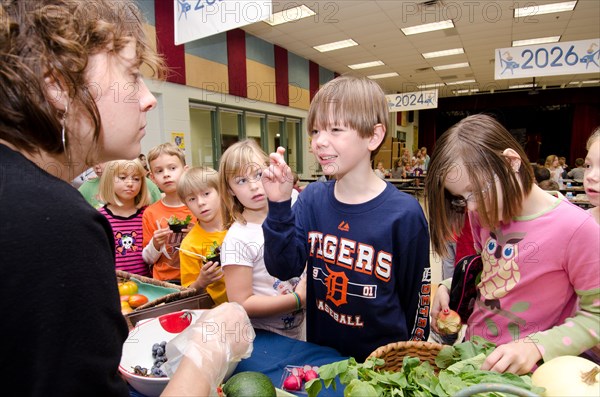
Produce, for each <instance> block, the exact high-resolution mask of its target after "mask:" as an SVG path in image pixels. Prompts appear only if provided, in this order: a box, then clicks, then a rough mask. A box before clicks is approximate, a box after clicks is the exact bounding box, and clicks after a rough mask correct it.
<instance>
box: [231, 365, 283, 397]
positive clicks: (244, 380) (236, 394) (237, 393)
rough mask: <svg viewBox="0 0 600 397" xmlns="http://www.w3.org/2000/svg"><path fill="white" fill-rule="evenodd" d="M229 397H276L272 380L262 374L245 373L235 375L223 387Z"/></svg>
mask: <svg viewBox="0 0 600 397" xmlns="http://www.w3.org/2000/svg"><path fill="white" fill-rule="evenodd" d="M223 393H225V396H227V397H276V392H275V386H273V382H271V379H270V378H269V377H268V376H267V375H265V374H262V373H260V372H253V371H245V372H240V373H238V374H235V375H233V376H232V377H231V378H229V380H228V381H227V382H225V384H224V385H223Z"/></svg>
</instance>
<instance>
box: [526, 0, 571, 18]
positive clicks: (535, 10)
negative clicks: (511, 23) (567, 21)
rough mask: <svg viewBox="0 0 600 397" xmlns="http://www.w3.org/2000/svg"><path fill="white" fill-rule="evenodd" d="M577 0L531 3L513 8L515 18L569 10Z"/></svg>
mask: <svg viewBox="0 0 600 397" xmlns="http://www.w3.org/2000/svg"><path fill="white" fill-rule="evenodd" d="M576 4H577V1H565V2H562V3H554V4H543V5H532V6H529V7H520V8H515V13H514V16H515V18H519V17H527V16H533V15H542V14H550V13H553V12H564V11H571V10H573V9H574V8H575V5H576Z"/></svg>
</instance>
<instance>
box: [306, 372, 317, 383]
mask: <svg viewBox="0 0 600 397" xmlns="http://www.w3.org/2000/svg"><path fill="white" fill-rule="evenodd" d="M318 377H319V375H318V374H317V372H316V371H314V370H312V369H311V370H308V371H306V372H305V373H304V381H305V382H309V381H311V380H313V379H317V378H318Z"/></svg>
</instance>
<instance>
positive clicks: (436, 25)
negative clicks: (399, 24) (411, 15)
mask: <svg viewBox="0 0 600 397" xmlns="http://www.w3.org/2000/svg"><path fill="white" fill-rule="evenodd" d="M453 27H454V22H452V19H448V20H446V21H440V22H433V23H425V24H423V25H416V26H409V27H407V28H400V30H401V31H402V33H404V34H405V35H406V36H410V35H412V34H419V33H426V32H433V31H435V30H443V29H450V28H453Z"/></svg>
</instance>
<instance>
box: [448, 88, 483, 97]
mask: <svg viewBox="0 0 600 397" xmlns="http://www.w3.org/2000/svg"><path fill="white" fill-rule="evenodd" d="M453 92H454V93H455V94H456V95H458V94H470V93H473V92H479V88H473V89H469V90H454V91H453Z"/></svg>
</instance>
